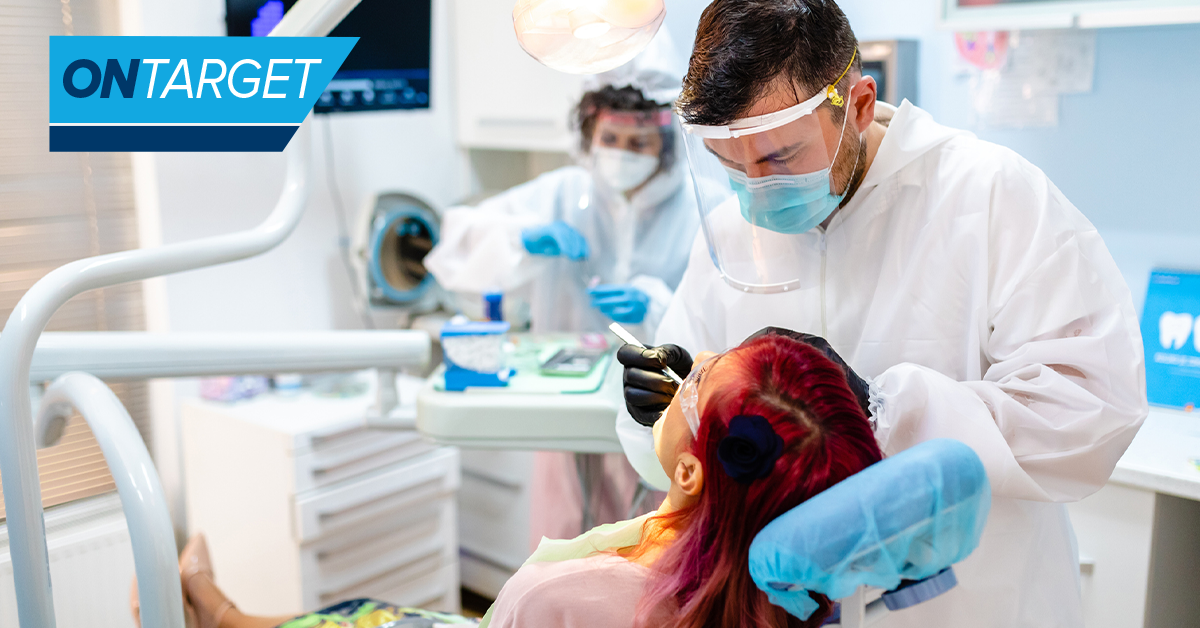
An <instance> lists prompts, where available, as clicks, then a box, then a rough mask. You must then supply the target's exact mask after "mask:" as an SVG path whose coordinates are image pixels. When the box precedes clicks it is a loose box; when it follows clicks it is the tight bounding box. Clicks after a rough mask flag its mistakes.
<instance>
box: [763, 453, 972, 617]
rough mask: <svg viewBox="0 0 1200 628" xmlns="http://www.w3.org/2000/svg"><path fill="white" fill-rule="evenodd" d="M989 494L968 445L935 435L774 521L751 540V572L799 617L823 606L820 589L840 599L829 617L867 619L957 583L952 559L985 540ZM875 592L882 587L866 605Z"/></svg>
mask: <svg viewBox="0 0 1200 628" xmlns="http://www.w3.org/2000/svg"><path fill="white" fill-rule="evenodd" d="M991 502H992V495H991V488H990V487H989V485H988V479H987V474H986V472H985V471H984V469H983V463H982V462H980V460H979V457H978V456H977V455H975V452H974V451H972V450H971V448H970V447H968V446H966V445H964V444H962V443H961V442H958V441H955V440H947V439H940V440H933V441H928V442H925V443H922V444H920V445H918V446H916V447H913V448H912V449H909V450H907V451H904V452H901V453H899V454H897V455H895V456H892V457H890V458H887V459H885V460H883V461H881V462H879V463H876V464H874V465H871V466H870V467H868V468H867V469H864V470H863V471H861V472H859V473H857V474H855V475H853V476H851V477H849V478H847V479H846V480H843V481H842V482H839V483H838V484H836V485H834V486H833V487H832V488H830V489H828V490H826V491H825V492H823V493H821V494H820V495H817V496H816V497H814V498H812V499H810V500H808V501H806V502H804V503H803V504H801V505H799V506H797V507H795V508H793V509H792V510H790V511H788V512H786V513H784V514H783V515H782V516H780V517H779V518H778V519H776V520H775V521H772V522H771V523H770V524H769V525H767V527H765V528H763V530H762V531H761V532H759V534H758V536H757V537H755V539H754V542H753V544H752V545H751V546H750V575H751V577H752V578H753V579H754V583H755V584H756V585H758V588H759V589H761V590H762V591H764V592H765V593H766V594H767V597H768V598H769V599H770V600H771V602H772V603H773V604H775V605H777V606H780V607H783V608H784V609H786V610H787V611H788V613H790V614H792V615H794V616H796V617H798V618H800V619H807V618H809V617H810V616H812V613H813V612H814V611H815V610H816V609H817V603H816V602H815V601H813V599H812V598H811V597H810V596H809V592H813V593H820V594H823V595H825V596H827V597H828V598H830V599H831V600H840V604H839V605H838V607H837V608H835V611H834V615H833V617H831V618H830V619H829V620H827V621H826V625H830V624H839V625H841V626H843V627H844V628H859V627H862V626H870V625H872V624H874V623H876V622H878V620H879V619H881V618H882V617H884V616H885V615H886V614H887V613H889V612H894V611H900V610H902V609H905V608H909V607H912V606H915V605H917V604H920V603H922V602H926V601H928V600H931V599H933V598H935V597H937V596H939V595H941V594H943V593H945V592H947V591H949V590H950V589H952V588H954V586H955V585H956V584H957V583H958V581H957V579H956V578H955V575H954V569H953V567H952V565H954V564H955V563H957V562H959V561H961V560H963V559H965V558H966V557H967V556H969V555H970V554H971V552H972V551H974V550H975V548H976V546H978V545H979V537H980V535H981V534H982V533H983V526H984V524H985V523H986V522H987V515H988V510H989V509H990V508H991ZM871 590H875V591H876V592H877V591H879V590H882V591H883V594H882V595H881V596H880V597H879V598H878V599H875V600H873V601H871V602H870V603H869V604H868V603H867V600H868V599H869V598H870V597H873V596H872V595H869V592H870V591H871Z"/></svg>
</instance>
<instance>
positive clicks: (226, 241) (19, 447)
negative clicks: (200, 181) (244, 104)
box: [0, 122, 309, 628]
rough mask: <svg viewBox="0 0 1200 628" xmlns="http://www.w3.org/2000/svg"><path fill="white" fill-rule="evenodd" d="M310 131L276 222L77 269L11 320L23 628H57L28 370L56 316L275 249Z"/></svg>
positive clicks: (10, 394) (31, 294)
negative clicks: (78, 301)
mask: <svg viewBox="0 0 1200 628" xmlns="http://www.w3.org/2000/svg"><path fill="white" fill-rule="evenodd" d="M308 127H309V124H308V123H307V122H306V123H304V124H302V125H301V127H300V129H299V130H298V131H297V132H296V136H295V137H294V138H293V139H292V142H291V146H289V147H288V149H287V177H286V179H285V180H284V186H283V193H282V195H281V196H280V197H279V201H278V202H277V203H276V204H275V209H274V210H273V211H272V212H271V215H270V216H268V217H267V219H266V220H265V221H264V222H263V223H262V224H261V225H259V226H258V227H256V228H254V229H251V230H249V231H242V232H238V233H233V234H229V235H224V236H216V237H212V238H203V239H200V240H194V241H191V242H181V243H179V244H171V245H167V246H162V247H158V248H153V249H138V250H133V251H124V252H121V253H112V254H109V255H100V256H98V257H91V258H87V259H82V260H79V261H76V262H71V263H70V264H67V265H65V266H62V267H60V268H57V269H55V270H53V271H51V272H50V273H49V274H47V275H46V276H45V277H42V279H41V280H39V281H38V282H37V283H36V284H34V286H33V287H32V288H30V289H29V291H28V292H26V293H25V296H23V297H21V300H20V302H19V303H17V307H16V309H14V310H13V312H12V314H11V315H10V316H9V317H8V322H7V323H6V324H5V325H4V331H3V333H0V479H2V480H3V487H4V502H5V510H6V514H7V518H8V522H7V523H8V534H9V551H10V554H11V556H12V563H13V575H14V579H15V580H16V594H17V617H18V619H19V620H20V623H21V628H54V626H55V623H54V601H53V598H52V595H51V592H50V566H49V559H48V556H47V550H46V529H45V526H44V524H43V521H42V515H43V513H42V491H41V487H40V486H39V485H38V473H37V457H36V451H35V450H34V436H33V421H32V418H31V412H30V407H29V366H30V362H31V361H32V359H33V352H34V347H35V345H36V344H37V339H38V336H39V335H40V334H41V333H42V330H44V329H45V328H46V323H47V321H49V320H50V317H51V316H52V315H53V314H54V312H55V311H57V310H58V308H60V307H62V305H63V304H64V303H66V302H67V300H68V299H70V298H71V297H74V296H75V295H77V294H80V293H82V292H86V291H88V290H95V289H97V288H103V287H107V286H112V285H116V284H120V283H126V282H130V281H138V280H141V279H147V278H150V277H158V276H160V275H168V274H171V273H177V272H181V271H185V270H192V269H196V268H203V267H205V266H213V265H216V264H222V263H225V262H232V261H235V260H240V259H245V258H247V257H252V256H254V255H258V254H259V253H263V252H265V251H268V250H270V249H272V248H274V247H275V246H277V245H278V244H279V243H280V242H282V241H283V240H284V239H285V238H287V236H288V235H289V234H290V233H291V232H292V230H293V229H295V227H296V224H297V223H298V222H299V221H300V217H301V215H303V213H304V203H305V200H306V199H307V196H308V179H309V170H308V168H309V164H308V155H309V142H308V139H309V130H308Z"/></svg>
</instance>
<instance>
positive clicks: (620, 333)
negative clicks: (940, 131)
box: [608, 323, 683, 386]
mask: <svg viewBox="0 0 1200 628" xmlns="http://www.w3.org/2000/svg"><path fill="white" fill-rule="evenodd" d="M608 329H609V331H611V332H612V333H614V334H616V335H617V338H620V339H621V340H623V341H625V344H627V345H633V346H635V347H637V348H639V349H645V348H646V345H644V344H642V343H641V342H640V341H638V339H637V338H635V337H634V335H633V334H631V333H629V330H628V329H625V328H624V327H621V325H620V323H613V324H612V325H609V326H608ZM662 372H663V375H666V376H667V377H670V378H671V379H673V380H675V383H676V384H679V385H680V386H682V385H683V378H681V377H679V375H678V374H677V373H675V371H673V370H671V367H669V366H668V367H667V368H665V369H663V371H662Z"/></svg>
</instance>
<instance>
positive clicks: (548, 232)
mask: <svg viewBox="0 0 1200 628" xmlns="http://www.w3.org/2000/svg"><path fill="white" fill-rule="evenodd" d="M521 243H522V244H524V245H525V250H526V251H529V252H530V253H531V254H533V255H546V256H549V257H557V256H559V255H562V256H564V257H566V258H567V259H572V260H583V259H587V257H588V243H587V240H586V239H585V238H584V237H583V235H581V234H580V233H579V232H578V231H576V230H575V228H574V227H572V226H571V225H568V224H567V223H565V222H563V221H561V220H555V221H554V222H552V223H550V224H548V225H541V226H538V227H530V228H528V229H525V230H524V231H522V232H521Z"/></svg>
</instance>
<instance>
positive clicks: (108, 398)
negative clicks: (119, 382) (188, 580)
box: [36, 373, 184, 628]
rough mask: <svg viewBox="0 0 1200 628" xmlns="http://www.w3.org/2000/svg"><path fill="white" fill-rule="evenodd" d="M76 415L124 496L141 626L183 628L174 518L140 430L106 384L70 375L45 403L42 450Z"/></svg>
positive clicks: (39, 429) (39, 422) (54, 386)
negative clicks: (76, 413)
mask: <svg viewBox="0 0 1200 628" xmlns="http://www.w3.org/2000/svg"><path fill="white" fill-rule="evenodd" d="M74 410H78V411H79V413H80V414H82V415H83V418H84V419H85V420H86V421H87V423H88V426H89V427H91V428H92V433H93V434H95V436H96V442H97V443H99V445H100V451H101V452H103V453H104V460H105V462H107V463H108V468H109V470H111V471H112V476H113V481H115V482H116V484H117V493H118V494H119V495H120V496H121V509H122V510H124V511H125V521H126V522H127V523H128V525H129V540H130V542H131V543H132V544H133V559H134V565H135V567H136V569H137V580H138V601H139V606H140V611H139V612H140V615H141V623H142V625H143V626H153V627H155V628H184V623H183V592H182V589H181V588H180V586H179V579H178V578H176V577H164V574H167V575H168V576H174V574H175V573H176V571H177V570H178V568H179V562H178V559H177V558H176V552H175V531H174V529H173V528H172V527H171V513H170V511H169V510H168V509H167V500H166V497H165V496H164V495H163V490H162V483H161V482H159V479H158V472H157V471H156V470H155V468H154V463H153V462H152V461H151V460H150V452H149V451H147V450H146V444H145V443H143V442H142V436H141V434H139V433H138V430H137V426H135V425H134V424H133V419H132V418H130V417H129V412H127V411H126V410H125V406H123V405H121V402H120V400H118V399H117V396H116V395H114V394H113V392H112V391H111V390H109V388H108V387H107V386H105V385H104V383H103V382H101V381H100V380H98V379H96V378H95V377H93V376H91V375H88V374H87V373H67V374H66V375H63V376H62V377H60V378H58V379H57V380H55V381H54V383H53V384H51V385H50V388H49V389H47V390H46V394H45V395H44V396H43V397H42V403H41V408H39V410H38V417H37V427H36V433H37V438H38V443H37V444H38V447H39V448H40V447H50V446H53V445H54V444H55V443H57V442H58V440H59V439H60V438H61V437H62V433H63V430H64V429H65V428H66V425H67V420H68V419H70V418H71V415H72V414H74Z"/></svg>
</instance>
